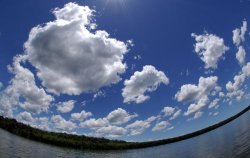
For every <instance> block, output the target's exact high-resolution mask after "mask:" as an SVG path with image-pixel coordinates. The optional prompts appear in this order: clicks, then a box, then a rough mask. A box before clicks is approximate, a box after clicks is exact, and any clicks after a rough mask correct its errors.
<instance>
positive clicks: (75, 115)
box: [71, 110, 93, 121]
mask: <svg viewBox="0 0 250 158" xmlns="http://www.w3.org/2000/svg"><path fill="white" fill-rule="evenodd" d="M92 115H93V114H92V113H91V112H86V111H84V110H83V111H81V112H80V113H72V114H71V119H72V120H74V121H84V120H85V119H86V118H88V117H90V116H92Z"/></svg>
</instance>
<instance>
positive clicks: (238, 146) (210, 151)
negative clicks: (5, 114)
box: [0, 112, 250, 158]
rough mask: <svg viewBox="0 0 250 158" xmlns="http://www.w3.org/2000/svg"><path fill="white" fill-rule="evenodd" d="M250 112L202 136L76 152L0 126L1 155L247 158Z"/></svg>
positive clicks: (2, 157) (4, 157)
mask: <svg viewBox="0 0 250 158" xmlns="http://www.w3.org/2000/svg"><path fill="white" fill-rule="evenodd" d="M249 121H250V112H247V113H245V114H244V115H243V116H241V117H240V118H238V119H236V120H234V121H233V122H231V123H229V124H227V125H225V126H223V127H221V128H218V129H216V130H214V131H211V132H209V133H206V134H203V135H201V136H198V137H195V138H191V139H188V140H184V141H181V142H177V143H173V144H168V145H163V146H158V147H152V148H145V149H139V150H125V151H104V152H92V151H78V150H71V149H65V148H60V147H55V146H51V145H47V144H43V143H38V142H34V141H30V140H27V139H24V138H21V137H18V136H15V135H13V134H10V133H8V132H6V131H3V130H1V129H0V158H15V157H20V158H22V157H24V158H26V157H35V158H46V157H47V158H49V157H60V158H64V157H73V158H74V157H76V158H77V157H84V158H137V157H139V158H168V157H169V158H172V157H174V158H175V157H176V158H203V157H204V158H213V157H215V158H231V157H239V158H249V157H250V122H249Z"/></svg>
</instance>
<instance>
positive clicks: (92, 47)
mask: <svg viewBox="0 0 250 158" xmlns="http://www.w3.org/2000/svg"><path fill="white" fill-rule="evenodd" d="M93 13H94V10H92V9H90V8H89V7H87V6H80V5H78V4H76V3H68V4H66V5H65V6H64V7H63V8H61V9H60V8H56V9H54V11H53V14H54V15H55V18H56V19H55V20H54V21H51V22H48V23H45V24H43V25H38V26H36V27H34V28H33V29H32V30H31V32H30V34H29V39H28V41H27V42H26V43H25V53H26V54H27V58H28V61H29V62H30V63H31V64H32V65H33V66H34V67H35V68H36V70H37V76H38V77H39V78H40V79H41V81H42V85H43V86H44V87H46V88H47V90H48V91H49V92H52V93H55V94H58V95H59V94H68V95H79V94H81V93H83V92H94V91H97V90H98V89H100V88H101V87H104V86H109V85H111V84H116V83H117V82H119V81H120V80H121V78H120V74H122V73H124V72H125V70H126V64H125V63H124V62H123V58H124V55H125V54H126V53H127V52H128V45H129V44H128V43H126V42H123V41H119V40H117V39H115V38H111V37H110V35H109V34H108V33H107V32H106V31H103V30H92V28H95V27H93V26H96V24H95V23H94V22H93V21H94V19H93V17H94V16H93ZM66 65H67V66H66ZM55 81H56V82H55Z"/></svg>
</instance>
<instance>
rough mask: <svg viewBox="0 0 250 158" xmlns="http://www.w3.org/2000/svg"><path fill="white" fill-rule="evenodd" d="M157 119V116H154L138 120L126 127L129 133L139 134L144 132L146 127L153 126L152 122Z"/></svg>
mask: <svg viewBox="0 0 250 158" xmlns="http://www.w3.org/2000/svg"><path fill="white" fill-rule="evenodd" d="M156 119H157V117H155V116H152V117H149V118H148V119H146V120H137V121H135V122H133V123H131V124H129V125H127V126H126V127H125V128H126V129H127V130H128V131H129V135H139V134H142V133H143V132H144V131H145V130H146V129H148V128H149V127H150V126H151V123H152V122H153V121H155V120H156Z"/></svg>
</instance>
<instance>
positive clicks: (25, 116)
mask: <svg viewBox="0 0 250 158" xmlns="http://www.w3.org/2000/svg"><path fill="white" fill-rule="evenodd" d="M16 119H17V121H19V122H22V123H25V124H29V125H31V124H33V123H34V122H35V119H34V118H33V117H32V115H31V114H30V113H29V112H27V111H25V112H22V113H20V114H18V115H17V116H16Z"/></svg>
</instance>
